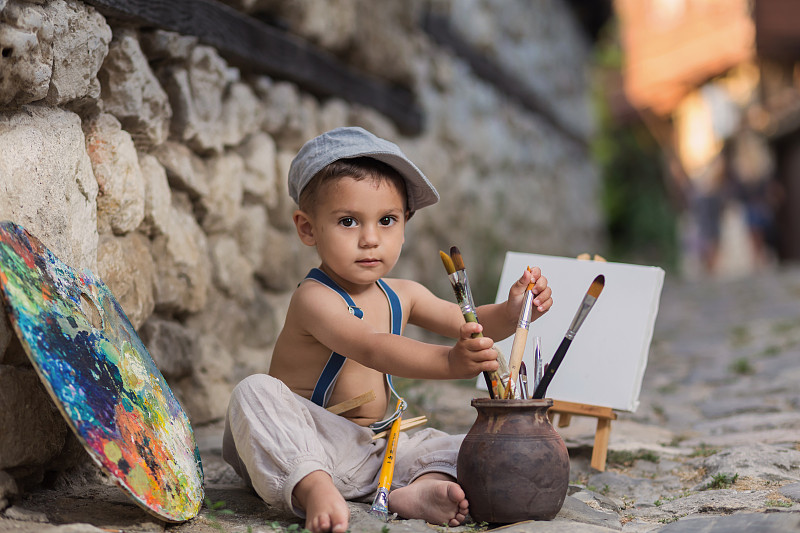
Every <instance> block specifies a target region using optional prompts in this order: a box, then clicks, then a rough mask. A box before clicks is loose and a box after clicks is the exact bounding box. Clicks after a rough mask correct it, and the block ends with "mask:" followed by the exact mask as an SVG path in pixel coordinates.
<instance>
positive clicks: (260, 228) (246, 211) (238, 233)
mask: <svg viewBox="0 0 800 533" xmlns="http://www.w3.org/2000/svg"><path fill="white" fill-rule="evenodd" d="M268 226H269V217H268V215H267V209H266V208H265V207H264V206H263V205H258V204H255V205H244V206H242V209H241V210H240V211H239V220H238V221H237V223H236V226H235V227H234V230H233V235H234V237H235V238H236V242H237V244H238V245H239V250H240V251H241V253H242V255H243V256H244V257H245V259H247V261H249V263H250V266H251V267H253V269H254V270H258V269H259V268H260V267H261V262H262V261H263V259H264V257H263V254H264V243H265V242H266V236H267V231H269V230H268Z"/></svg>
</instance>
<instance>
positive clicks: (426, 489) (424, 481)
mask: <svg viewBox="0 0 800 533" xmlns="http://www.w3.org/2000/svg"><path fill="white" fill-rule="evenodd" d="M389 511H390V512H392V513H397V514H398V516H401V517H403V518H422V519H423V520H425V521H426V522H429V523H431V524H437V525H442V524H445V525H448V526H452V527H455V526H458V525H460V524H461V523H462V522H464V519H465V518H466V516H467V513H468V512H469V503H468V502H467V496H466V495H465V494H464V489H462V488H461V486H460V485H459V484H458V483H456V482H455V481H454V480H453V478H452V477H450V476H447V475H445V474H439V473H435V472H433V473H430V474H424V475H422V476H420V477H418V478H417V479H415V480H414V482H413V483H411V484H409V485H408V486H406V487H403V488H401V489H397V490H394V491H392V492H390V493H389Z"/></svg>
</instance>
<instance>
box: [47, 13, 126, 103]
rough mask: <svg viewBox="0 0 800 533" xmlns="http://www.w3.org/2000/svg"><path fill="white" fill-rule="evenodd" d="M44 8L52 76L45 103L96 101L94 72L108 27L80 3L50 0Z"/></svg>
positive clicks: (97, 87)
mask: <svg viewBox="0 0 800 533" xmlns="http://www.w3.org/2000/svg"><path fill="white" fill-rule="evenodd" d="M47 9H48V13H47V15H48V16H49V17H50V18H51V20H52V21H53V75H52V78H51V80H50V87H49V89H48V91H47V98H46V101H47V103H48V104H52V105H62V104H65V103H68V102H71V101H73V100H77V99H83V98H88V99H97V98H98V97H99V96H100V83H99V82H98V80H97V72H98V71H99V70H100V66H101V65H102V64H103V60H104V59H105V57H106V54H107V53H108V43H109V42H111V28H110V27H109V26H108V24H107V23H106V21H105V19H104V18H103V17H102V16H101V15H100V14H99V13H98V12H97V11H95V10H94V8H92V7H89V6H87V5H86V4H83V3H82V2H76V1H73V0H70V1H64V0H54V1H52V2H48V4H47Z"/></svg>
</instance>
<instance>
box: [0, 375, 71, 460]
mask: <svg viewBox="0 0 800 533" xmlns="http://www.w3.org/2000/svg"><path fill="white" fill-rule="evenodd" d="M0 427H2V428H3V431H1V432H0V470H8V469H9V468H16V467H24V466H37V465H44V464H46V463H47V462H48V461H49V460H50V459H52V458H53V457H55V456H56V455H58V454H59V453H60V452H61V449H62V448H63V446H64V439H65V436H66V433H67V431H69V429H68V428H67V425H66V422H64V419H63V418H62V417H61V413H59V412H58V409H56V406H55V405H54V404H53V401H52V400H51V399H50V397H49V396H48V394H47V393H46V392H45V390H44V387H43V386H42V384H41V382H40V381H39V376H38V375H37V374H36V372H35V371H34V370H33V369H32V368H19V367H11V366H7V365H0Z"/></svg>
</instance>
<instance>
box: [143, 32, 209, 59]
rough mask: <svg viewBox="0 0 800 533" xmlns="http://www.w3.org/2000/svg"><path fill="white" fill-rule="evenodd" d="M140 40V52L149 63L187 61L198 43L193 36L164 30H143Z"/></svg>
mask: <svg viewBox="0 0 800 533" xmlns="http://www.w3.org/2000/svg"><path fill="white" fill-rule="evenodd" d="M140 40H141V46H142V50H143V51H144V53H145V54H146V55H147V57H148V58H149V59H150V60H151V61H153V60H159V59H164V60H171V61H180V60H185V59H188V58H189V56H190V55H191V53H192V49H194V47H195V45H196V44H197V41H198V39H197V37H195V36H193V35H181V34H179V33H175V32H173V31H165V30H143V31H142V33H141V37H140Z"/></svg>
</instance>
